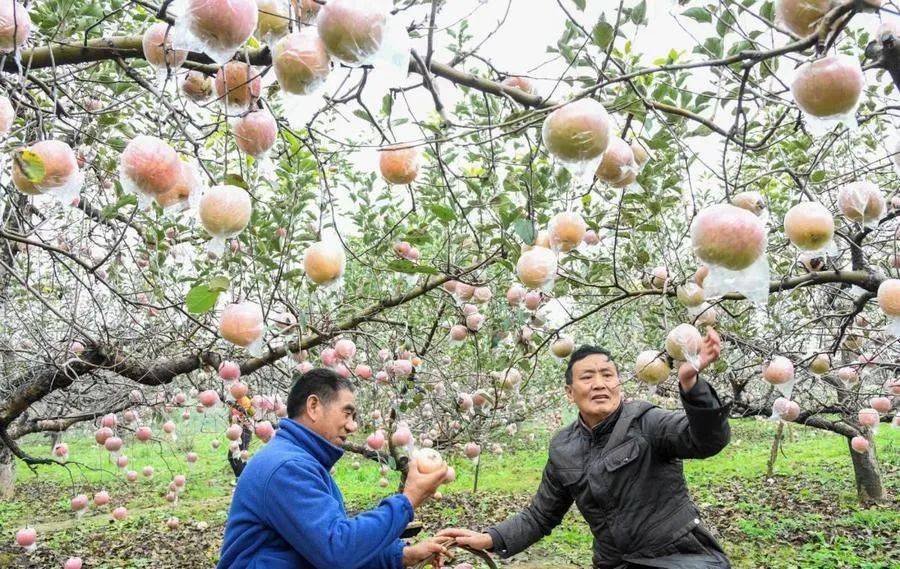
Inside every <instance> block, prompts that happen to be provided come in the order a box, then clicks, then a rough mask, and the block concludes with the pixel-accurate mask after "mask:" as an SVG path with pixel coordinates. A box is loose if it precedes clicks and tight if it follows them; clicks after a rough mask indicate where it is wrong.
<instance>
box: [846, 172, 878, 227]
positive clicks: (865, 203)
mask: <svg viewBox="0 0 900 569" xmlns="http://www.w3.org/2000/svg"><path fill="white" fill-rule="evenodd" d="M838 207H839V208H840V210H841V213H843V214H844V216H845V217H846V218H847V219H849V220H851V221H855V222H856V223H861V224H862V225H864V226H865V227H869V228H874V227H877V226H878V220H879V219H881V216H882V215H884V210H885V207H886V204H885V200H884V194H882V192H881V189H879V188H878V186H876V185H875V184H873V183H871V182H865V181H858V182H852V183H850V184H847V185H846V186H844V187H842V188H841V190H840V192H838Z"/></svg>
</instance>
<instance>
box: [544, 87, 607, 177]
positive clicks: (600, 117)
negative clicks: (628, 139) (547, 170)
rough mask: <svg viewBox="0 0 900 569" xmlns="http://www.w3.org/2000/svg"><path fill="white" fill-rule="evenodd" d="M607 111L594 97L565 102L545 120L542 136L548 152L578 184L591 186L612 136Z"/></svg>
mask: <svg viewBox="0 0 900 569" xmlns="http://www.w3.org/2000/svg"><path fill="white" fill-rule="evenodd" d="M611 131H612V120H611V119H610V117H609V113H607V112H606V109H605V108H604V107H603V105H601V104H600V103H599V102H597V101H595V100H594V99H578V100H577V101H573V102H571V103H568V104H566V105H564V106H562V107H560V108H558V109H556V110H555V111H553V112H552V113H550V114H549V115H548V116H547V118H546V119H544V125H543V128H542V130H541V136H542V138H543V141H544V145H545V146H546V147H547V150H549V152H550V154H552V155H553V156H554V158H556V159H557V161H559V162H560V164H562V165H563V166H564V167H565V168H566V169H567V170H569V172H571V173H572V176H573V177H574V178H575V179H576V181H577V182H578V183H579V184H581V185H590V183H591V182H592V181H593V177H594V174H595V173H596V171H597V168H598V167H599V166H600V163H601V162H602V161H603V153H604V152H605V151H606V149H607V147H608V146H609V143H610V138H611V136H612V133H611Z"/></svg>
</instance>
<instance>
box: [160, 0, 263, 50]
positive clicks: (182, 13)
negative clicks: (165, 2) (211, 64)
mask: <svg viewBox="0 0 900 569" xmlns="http://www.w3.org/2000/svg"><path fill="white" fill-rule="evenodd" d="M170 13H172V14H175V15H176V18H175V27H174V29H173V46H174V47H175V48H176V49H184V50H188V51H196V52H201V53H205V54H206V55H208V56H209V57H210V59H212V60H213V61H215V62H216V63H218V64H220V65H222V64H224V63H226V62H227V61H228V60H230V59H231V58H232V57H233V56H234V54H235V52H236V51H237V50H239V49H240V48H241V47H242V46H243V45H244V43H245V42H246V41H247V40H248V39H250V36H251V35H253V32H254V31H255V30H256V25H257V23H258V18H259V14H258V7H257V5H256V0H175V2H173V3H172V5H171V6H170Z"/></svg>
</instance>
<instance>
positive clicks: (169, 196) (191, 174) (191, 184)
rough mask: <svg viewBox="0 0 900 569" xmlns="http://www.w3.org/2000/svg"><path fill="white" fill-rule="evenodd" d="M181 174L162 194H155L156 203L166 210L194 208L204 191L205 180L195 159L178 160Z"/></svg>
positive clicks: (176, 210) (175, 210) (174, 210)
mask: <svg viewBox="0 0 900 569" xmlns="http://www.w3.org/2000/svg"><path fill="white" fill-rule="evenodd" d="M179 162H180V163H181V164H180V169H181V174H180V176H179V177H178V182H176V184H175V186H174V187H173V188H172V189H170V190H169V191H168V192H166V193H164V194H159V195H157V196H155V198H154V199H155V200H156V203H157V204H159V206H160V207H161V208H163V210H165V211H166V212H178V211H184V210H188V209H196V208H197V207H198V205H199V204H200V197H201V196H202V195H203V193H204V192H205V191H206V180H205V178H204V177H203V176H202V175H201V172H200V165H199V164H198V163H197V160H196V159H194V158H190V159H188V160H179Z"/></svg>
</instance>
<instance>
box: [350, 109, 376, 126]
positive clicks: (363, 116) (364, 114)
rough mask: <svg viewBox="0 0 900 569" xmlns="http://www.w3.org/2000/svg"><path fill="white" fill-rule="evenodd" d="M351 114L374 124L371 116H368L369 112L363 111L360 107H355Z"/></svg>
mask: <svg viewBox="0 0 900 569" xmlns="http://www.w3.org/2000/svg"><path fill="white" fill-rule="evenodd" d="M353 114H354V115H356V116H357V117H359V118H361V119H362V120H364V121H366V122H367V123H369V124H375V123H374V122H373V121H372V117H370V116H369V113H367V112H366V111H364V110H362V109H356V110H355V111H353Z"/></svg>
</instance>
